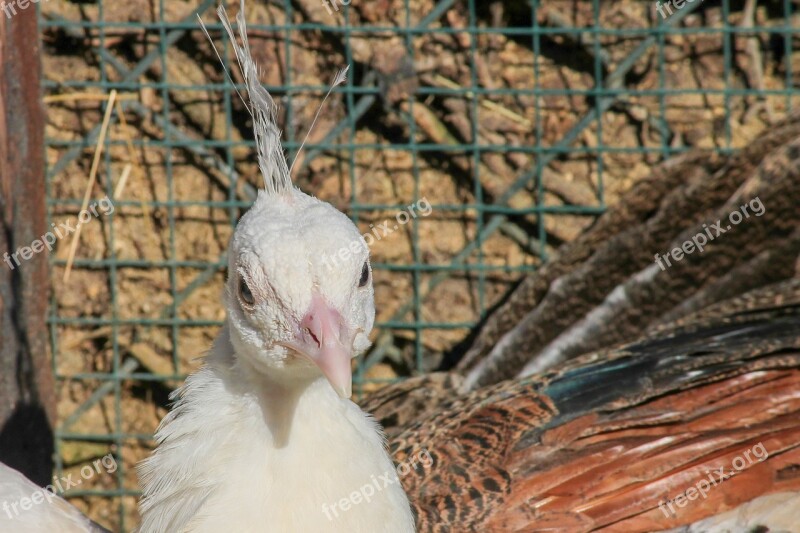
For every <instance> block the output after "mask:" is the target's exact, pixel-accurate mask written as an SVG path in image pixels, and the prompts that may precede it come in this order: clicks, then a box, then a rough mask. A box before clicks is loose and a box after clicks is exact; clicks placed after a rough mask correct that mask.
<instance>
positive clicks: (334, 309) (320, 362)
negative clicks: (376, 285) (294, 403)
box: [225, 189, 375, 397]
mask: <svg viewBox="0 0 800 533" xmlns="http://www.w3.org/2000/svg"><path fill="white" fill-rule="evenodd" d="M351 243H358V245H357V246H356V245H353V244H351ZM342 250H346V252H342ZM365 264H366V265H367V267H366V268H367V271H368V272H367V276H366V278H367V279H366V281H365V280H364V276H363V274H364V271H363V269H364V265H365ZM225 299H226V304H227V307H228V310H229V312H228V321H229V324H230V336H231V342H232V343H233V345H234V348H235V351H236V354H237V356H238V357H239V358H240V359H244V361H243V362H246V363H249V364H250V365H251V366H252V367H253V368H254V369H256V370H257V371H259V372H263V373H264V374H266V375H268V376H270V377H272V378H275V380H276V381H280V382H281V383H286V384H289V383H296V384H302V383H304V382H310V381H312V380H314V379H317V378H318V377H320V376H321V375H323V374H324V375H326V377H328V379H329V381H331V384H332V386H333V387H334V389H335V390H336V391H337V392H338V393H339V394H340V396H343V397H349V395H350V389H349V387H350V368H349V359H351V358H353V357H355V356H357V355H359V354H360V353H362V352H363V351H364V350H366V349H367V348H368V347H369V345H370V342H369V339H368V338H367V335H368V334H369V332H370V331H371V330H372V325H373V322H374V320H375V305H374V292H373V287H372V273H371V269H370V267H369V252H368V249H367V246H366V243H365V242H364V239H363V237H362V236H361V235H360V234H359V232H358V229H357V228H356V226H355V225H354V224H353V223H352V222H351V221H350V219H349V218H347V217H346V216H345V215H344V214H343V213H341V212H339V211H338V210H337V209H335V208H334V207H333V206H331V205H330V204H327V203H325V202H322V201H320V200H317V199H316V198H312V197H310V196H308V195H306V194H304V193H303V192H301V191H299V190H298V189H292V190H291V191H290V192H287V193H284V194H282V195H268V194H266V193H264V192H259V196H258V199H257V200H256V202H255V204H254V205H253V207H252V208H251V209H250V210H249V211H248V212H247V213H246V214H245V215H244V216H243V217H242V218H241V220H240V221H239V224H238V226H237V227H236V231H235V232H234V235H233V238H232V239H231V244H230V249H229V259H228V281H227V284H226V291H225ZM319 317H323V318H322V320H323V322H319V320H320V318H319ZM330 332H333V333H330ZM323 335H324V336H325V337H327V339H324V338H322V337H323ZM286 345H289V346H291V347H287V346H286ZM334 345H335V346H334ZM328 348H330V349H331V350H333V351H335V352H336V354H334V355H331V354H330V353H328V352H330V350H327V349H328ZM322 352H324V353H322ZM336 357H338V358H339V362H338V363H331V361H330V360H331V359H335V358H336ZM345 357H346V358H347V361H346V364H345V362H343V361H344V358H345ZM331 364H334V365H338V370H336V369H335V368H334V369H331V367H330V365H331ZM345 366H346V369H345ZM323 370H324V372H323ZM337 372H338V374H337ZM344 372H346V373H347V376H346V380H347V383H346V384H344V381H343V380H344V379H345V378H344Z"/></svg>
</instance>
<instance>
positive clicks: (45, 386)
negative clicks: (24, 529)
mask: <svg viewBox="0 0 800 533" xmlns="http://www.w3.org/2000/svg"><path fill="white" fill-rule="evenodd" d="M39 50H40V41H39V32H38V27H37V21H36V7H35V5H34V4H30V5H29V7H28V8H26V9H17V10H16V14H13V15H11V16H7V14H6V13H5V12H0V73H1V74H0V214H2V221H3V226H2V232H0V461H2V462H4V463H6V464H8V465H9V466H12V467H14V468H16V469H18V470H20V471H22V472H23V473H25V474H26V475H27V476H28V477H29V478H31V479H32V480H33V481H34V482H36V483H39V484H42V485H44V484H47V483H48V482H49V481H50V476H51V474H52V460H53V459H52V456H53V428H54V424H55V415H56V411H55V407H56V404H55V389H54V381H53V374H52V371H51V364H50V358H49V355H48V350H47V337H48V335H47V326H46V323H45V316H46V313H47V296H48V273H47V254H46V253H37V254H33V256H32V257H29V258H28V259H27V260H22V261H21V262H20V264H19V265H16V264H15V263H14V261H8V262H7V261H5V260H4V258H5V255H4V254H5V253H8V254H9V256H10V254H12V253H14V252H16V251H17V250H18V249H20V248H21V247H23V246H30V245H31V244H32V243H33V241H34V240H36V239H38V238H39V237H40V236H41V235H43V234H44V233H45V231H46V210H45V209H46V208H45V176H44V146H43V142H44V110H43V108H42V98H41V87H40V75H41V63H40V61H39ZM9 263H10V265H9ZM12 266H13V268H12Z"/></svg>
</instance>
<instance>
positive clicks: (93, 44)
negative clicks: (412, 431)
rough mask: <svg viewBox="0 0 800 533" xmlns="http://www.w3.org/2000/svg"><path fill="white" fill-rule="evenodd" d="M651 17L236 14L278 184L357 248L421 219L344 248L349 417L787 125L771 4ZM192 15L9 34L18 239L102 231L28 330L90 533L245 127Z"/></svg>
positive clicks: (200, 281)
mask: <svg viewBox="0 0 800 533" xmlns="http://www.w3.org/2000/svg"><path fill="white" fill-rule="evenodd" d="M665 4H668V5H665ZM677 4H680V5H682V6H683V7H680V8H679V7H677V6H676V5H675V4H674V3H666V2H655V1H628V0H620V1H616V2H601V1H600V0H595V1H588V0H583V1H581V0H554V1H548V2H535V1H532V0H528V1H525V0H519V1H517V0H510V1H484V2H479V1H477V0H439V1H435V0H350V1H349V2H348V4H347V5H344V4H343V3H342V2H341V1H340V2H338V3H336V2H334V0H329V2H327V3H326V2H320V0H266V1H265V0H247V1H246V5H247V19H248V26H249V29H250V31H249V35H250V45H251V47H252V49H253V55H254V58H255V60H256V61H257V62H258V64H259V65H260V66H261V68H262V69H263V75H262V82H263V83H264V84H265V85H266V86H267V88H268V89H269V90H270V92H271V93H272V95H273V96H274V97H275V99H276V101H277V102H278V103H279V105H280V106H281V109H280V116H279V119H278V123H279V125H280V126H281V127H282V128H283V130H284V138H285V143H284V147H285V149H286V152H287V157H288V159H289V160H290V161H291V160H293V159H294V158H295V157H297V162H296V165H295V171H294V175H295V181H296V184H297V185H298V186H299V187H300V188H302V189H303V190H304V191H306V192H308V193H311V194H314V195H316V196H318V197H320V198H322V199H324V200H326V201H329V202H331V203H332V204H333V205H335V206H337V207H338V208H340V209H341V210H343V211H344V212H346V213H347V214H349V215H350V216H351V217H352V219H353V220H354V221H355V222H356V223H357V224H358V225H359V227H360V228H361V229H362V231H364V232H368V231H371V230H372V228H377V227H378V226H379V224H384V223H385V222H387V221H388V222H389V223H390V224H389V225H390V227H394V225H395V224H396V223H397V221H398V220H399V219H397V218H396V217H397V216H398V213H399V212H401V211H407V210H408V207H407V206H409V205H410V204H414V203H418V202H420V201H427V202H429V204H430V205H431V206H432V209H431V211H430V214H428V215H426V216H417V217H416V218H414V219H412V220H411V221H409V222H408V223H406V224H399V225H398V228H397V229H396V230H393V231H392V232H391V233H390V234H386V235H383V236H382V238H381V239H376V240H375V242H374V243H373V244H372V246H371V253H372V262H373V267H374V272H375V274H374V280H375V291H376V303H377V312H378V317H377V320H378V323H377V327H376V330H375V331H374V332H373V340H374V343H375V344H374V346H373V348H372V349H371V350H370V351H369V352H368V353H367V354H366V356H365V357H363V358H361V359H360V360H359V361H358V368H357V370H356V374H355V376H356V377H355V381H356V393H357V394H366V393H368V392H370V391H372V390H375V389H377V388H379V387H380V386H381V385H382V384H385V383H388V382H392V381H396V380H400V379H403V378H404V377H408V376H413V375H418V374H421V373H425V372H429V371H431V370H435V369H442V368H450V367H452V366H453V365H455V364H456V362H457V361H458V360H459V359H460V357H461V356H462V355H463V354H464V353H465V352H466V351H467V350H468V349H469V348H470V346H471V343H472V340H473V339H474V331H475V330H473V328H474V327H475V326H476V324H480V323H481V322H482V321H483V320H485V319H486V317H487V316H489V315H490V313H491V311H492V309H493V308H494V307H495V306H497V305H498V304H500V303H502V302H503V300H504V299H505V298H506V297H507V295H508V294H509V293H510V291H511V290H512V289H513V288H514V287H515V286H516V284H517V283H518V282H519V280H521V279H522V278H523V276H525V275H526V274H528V273H532V272H535V271H537V269H538V268H539V267H541V266H542V265H543V264H544V263H545V262H546V261H548V260H549V259H552V258H553V257H556V256H558V254H559V252H558V250H559V248H560V247H562V246H563V245H566V244H569V243H571V242H573V241H575V239H577V238H578V236H579V235H581V234H582V233H583V232H584V231H586V230H587V229H588V228H590V227H591V226H592V225H593V224H594V222H595V220H596V218H597V217H598V216H599V215H601V214H602V213H604V212H605V211H606V210H607V209H612V208H614V207H615V206H619V203H620V202H621V201H622V200H621V198H624V195H625V194H626V193H627V192H629V191H631V190H632V187H634V186H635V185H636V184H637V183H638V182H639V181H641V180H643V179H645V178H649V177H651V174H652V169H653V168H654V167H655V166H656V165H658V164H660V163H662V162H663V161H665V160H668V159H669V158H671V157H674V156H676V155H679V154H682V153H684V152H687V151H691V150H694V149H705V150H707V151H708V153H711V154H716V155H718V156H720V157H725V156H727V155H729V154H731V153H733V152H735V151H736V150H737V149H739V148H742V147H746V146H748V145H749V144H750V143H752V142H753V140H754V139H756V138H757V137H758V136H759V135H760V134H762V133H763V132H765V131H769V129H770V127H771V126H772V125H774V124H776V123H778V122H779V121H781V120H783V119H785V118H786V117H787V115H788V114H789V113H790V112H791V111H792V109H793V108H797V107H798V103H800V93H797V91H796V87H797V86H798V83H799V82H800V33H799V32H798V30H797V29H795V28H798V27H800V6H799V5H798V2H796V1H790V0H774V1H759V2H756V1H752V0H744V1H733V0H730V1H722V2H720V1H714V0H705V1H700V0H698V1H695V2H691V3H690V2H682V1H680V0H678V1H677ZM216 5H217V3H216V0H207V1H202V2H198V1H196V0H192V1H182V0H172V1H169V2H167V1H166V0H128V1H126V2H112V1H108V0H106V1H102V0H100V1H77V0H76V1H64V0H49V1H44V0H43V1H41V2H40V3H39V4H37V5H35V6H34V5H33V4H31V6H30V7H29V8H28V9H30V10H36V12H37V19H38V30H37V31H38V38H39V39H40V40H41V46H40V48H39V49H38V57H39V61H41V65H42V74H41V76H42V78H41V86H42V92H43V96H44V101H43V106H44V109H45V115H44V119H45V138H44V153H45V165H46V182H45V185H46V187H45V190H44V191H42V194H43V195H44V200H45V202H46V204H45V205H46V208H47V209H46V211H47V220H46V223H45V225H46V226H50V224H56V225H58V224H61V223H64V222H67V221H70V220H73V221H74V220H76V218H77V216H78V213H79V212H80V211H81V209H82V206H83V204H84V197H85V196H86V197H87V198H91V199H93V200H99V199H101V198H104V197H105V196H108V198H109V199H110V200H111V201H112V202H113V206H114V208H113V212H109V213H108V214H102V212H101V215H100V216H97V217H93V219H92V220H90V221H88V222H87V223H86V224H84V225H83V226H82V228H81V232H80V234H79V235H77V236H76V235H75V234H72V235H71V236H70V237H68V238H65V239H62V240H59V242H58V243H57V244H56V247H55V250H54V252H53V253H51V254H49V258H48V261H49V280H50V285H49V292H48V291H45V290H42V289H43V288H41V287H40V290H39V291H35V295H34V296H33V297H38V298H40V299H42V302H43V305H45V306H46V309H47V323H46V329H45V330H43V331H42V333H43V337H42V338H41V339H39V340H40V341H41V342H45V341H46V343H47V345H48V349H49V354H48V357H49V361H50V364H51V370H52V374H53V378H54V383H55V386H54V388H55V398H54V405H55V406H56V412H55V414H54V415H53V416H54V419H55V420H56V422H55V429H54V435H53V437H54V441H55V447H54V452H55V454H54V456H55V458H56V460H55V468H56V474H57V475H65V474H67V473H70V472H73V473H75V475H76V476H77V475H78V473H79V472H80V469H81V468H82V467H84V466H85V465H87V464H91V462H92V461H94V460H96V459H97V458H99V457H102V456H104V455H106V454H108V453H112V454H113V455H114V457H116V458H117V464H118V468H117V469H116V471H115V472H113V473H110V474H106V473H102V474H101V475H95V476H93V477H92V478H91V479H86V480H84V481H83V483H82V484H81V485H80V486H79V487H75V488H73V489H71V490H70V491H69V492H68V493H67V496H69V497H70V501H72V502H73V503H75V504H76V505H77V506H78V507H79V508H81V509H82V510H84V511H85V512H87V513H88V514H89V515H90V516H91V517H92V518H93V519H95V520H97V521H98V522H100V523H102V524H103V525H105V526H107V527H109V528H111V529H113V530H115V531H130V530H131V529H132V528H133V527H135V525H136V524H137V523H138V517H137V513H136V500H137V496H138V492H137V480H136V475H135V472H134V466H135V464H136V463H137V462H138V461H140V460H141V459H143V458H144V457H146V456H147V455H148V454H149V452H150V451H151V450H152V448H153V441H152V433H153V431H154V430H155V428H156V426H157V424H158V422H159V421H160V419H161V418H162V417H163V416H164V414H165V413H166V412H167V409H168V406H169V400H168V395H169V393H170V391H171V390H173V389H174V388H175V387H176V386H178V385H179V384H180V383H181V380H182V379H183V378H184V377H185V376H186V375H187V374H188V373H190V372H192V371H193V370H195V369H196V368H197V367H198V366H199V365H200V364H201V362H200V359H199V358H200V357H202V356H203V354H204V353H205V351H206V350H207V349H208V347H209V346H210V343H211V341H212V339H213V338H214V336H215V334H216V332H217V330H218V328H219V326H220V324H221V323H222V320H223V319H224V309H223V307H222V305H221V298H220V295H221V290H222V286H223V280H224V279H225V265H226V258H225V249H226V246H227V242H228V238H229V237H230V235H231V233H232V229H233V227H234V225H235V223H236V221H237V219H238V218H239V216H240V215H241V214H242V213H243V212H244V211H245V210H246V209H247V207H248V206H249V205H250V203H251V201H252V200H253V198H254V194H255V191H256V190H257V188H258V187H259V186H260V185H261V177H260V173H259V171H258V167H257V165H256V161H255V158H254V149H253V148H254V145H253V142H252V131H251V122H250V117H249V115H248V113H247V111H246V110H245V108H244V106H243V104H242V101H241V100H240V98H239V96H238V95H237V93H236V89H235V87H234V85H233V84H232V83H231V81H229V80H228V79H227V78H226V76H225V74H224V72H223V70H222V68H221V65H220V63H219V59H218V57H217V55H216V54H215V52H214V51H213V49H212V48H211V46H210V45H209V42H208V40H207V38H206V36H205V34H204V33H203V32H202V31H201V30H200V28H199V24H198V16H199V17H200V18H201V19H202V20H203V21H204V22H205V24H206V26H207V27H208V28H209V31H210V34H211V37H212V38H213V39H214V41H215V43H216V45H217V48H218V50H219V52H220V54H221V57H222V61H223V62H224V63H225V64H226V66H227V68H228V71H229V72H231V75H232V77H233V81H234V82H235V83H236V84H239V83H240V82H241V81H242V80H241V78H240V76H239V74H238V72H236V68H232V67H233V65H231V61H232V59H233V56H232V53H231V50H230V46H229V43H228V41H227V36H225V35H223V32H221V26H220V25H219V23H218V20H217V18H216V16H215V13H214V10H215V8H216ZM226 7H227V8H228V11H229V14H230V15H231V18H233V17H234V16H235V14H236V13H237V12H238V9H239V7H238V2H230V3H227V4H226ZM17 9H18V10H20V11H22V10H21V9H20V8H19V6H17ZM23 15H24V16H27V13H20V15H15V16H20V17H21V16H23ZM9 19H10V22H9V23H10V24H13V23H14V21H13V19H12V18H11V17H9ZM345 65H349V66H350V71H349V74H348V79H347V82H346V83H345V84H343V85H341V86H339V87H337V88H336V89H335V90H334V91H333V93H332V94H331V96H330V97H329V99H328V101H327V103H326V106H325V108H324V109H323V110H322V112H321V113H320V116H319V119H318V120H317V122H316V124H315V126H314V128H313V130H312V131H311V132H310V135H309V139H308V142H307V143H306V145H305V148H304V149H303V150H302V151H301V152H300V153H299V154H298V148H299V145H300V143H301V142H302V140H303V138H304V137H305V136H306V134H307V132H308V130H309V126H310V125H311V124H312V121H313V120H314V116H315V113H316V112H317V109H318V107H319V105H320V102H321V101H322V98H323V97H324V95H325V93H326V92H327V90H328V87H329V85H330V83H331V81H332V79H333V77H334V76H335V74H336V72H337V71H338V70H339V69H340V68H341V67H343V66H345ZM240 87H241V86H240ZM29 98H33V96H32V95H29ZM112 98H113V101H112ZM98 147H99V148H100V150H101V151H100V152H98ZM98 153H99V155H97V154H98ZM87 191H88V192H87ZM87 195H88V196H87ZM766 209H767V210H769V209H770V206H769V205H767V206H766ZM418 212H419V211H418ZM75 242H77V244H76V245H74V244H73V243H75ZM72 246H75V249H74V251H71V247H72ZM665 251H666V249H663V250H662V249H655V250H652V251H651V250H647V252H648V253H649V255H650V256H652V255H653V253H655V252H665ZM73 254H74V255H73ZM71 255H72V257H71ZM68 264H69V272H68V273H67V270H68ZM25 266H26V265H21V266H20V269H24V268H25ZM67 274H68V275H67ZM65 278H66V279H65ZM45 479H46V478H45Z"/></svg>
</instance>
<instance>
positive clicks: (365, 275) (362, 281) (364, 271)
mask: <svg viewBox="0 0 800 533" xmlns="http://www.w3.org/2000/svg"><path fill="white" fill-rule="evenodd" d="M368 281H369V263H368V262H366V261H364V266H363V267H362V268H361V277H360V278H359V280H358V286H359V287H364V286H365V285H366V284H367V282H368Z"/></svg>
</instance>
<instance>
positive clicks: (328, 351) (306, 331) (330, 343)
mask: <svg viewBox="0 0 800 533" xmlns="http://www.w3.org/2000/svg"><path fill="white" fill-rule="evenodd" d="M350 343H351V339H350V335H349V333H348V331H347V327H346V326H345V324H344V320H343V319H342V315H340V314H339V312H338V311H337V310H336V309H334V308H332V307H331V306H330V305H328V303H327V302H326V301H325V299H324V298H322V297H321V296H319V295H318V294H316V293H314V294H313V295H312V297H311V306H310V307H309V309H308V311H307V312H306V315H305V316H304V317H303V320H301V321H300V328H299V331H298V332H297V335H296V340H295V341H292V342H279V343H278V344H279V345H281V346H284V347H286V348H290V349H292V350H294V351H296V352H298V353H300V354H301V355H303V356H305V357H306V358H308V359H309V360H310V361H311V362H312V363H314V364H315V365H317V367H319V369H320V370H321V371H322V373H323V374H324V375H325V377H326V378H327V379H328V382H329V383H330V384H331V386H332V387H333V390H335V391H336V393H337V394H338V395H339V396H341V397H342V398H349V397H350V396H351V395H352V393H353V377H352V372H351V370H350V359H351V355H352V351H351V349H350V348H348V347H346V346H347V345H349V344H350Z"/></svg>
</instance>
